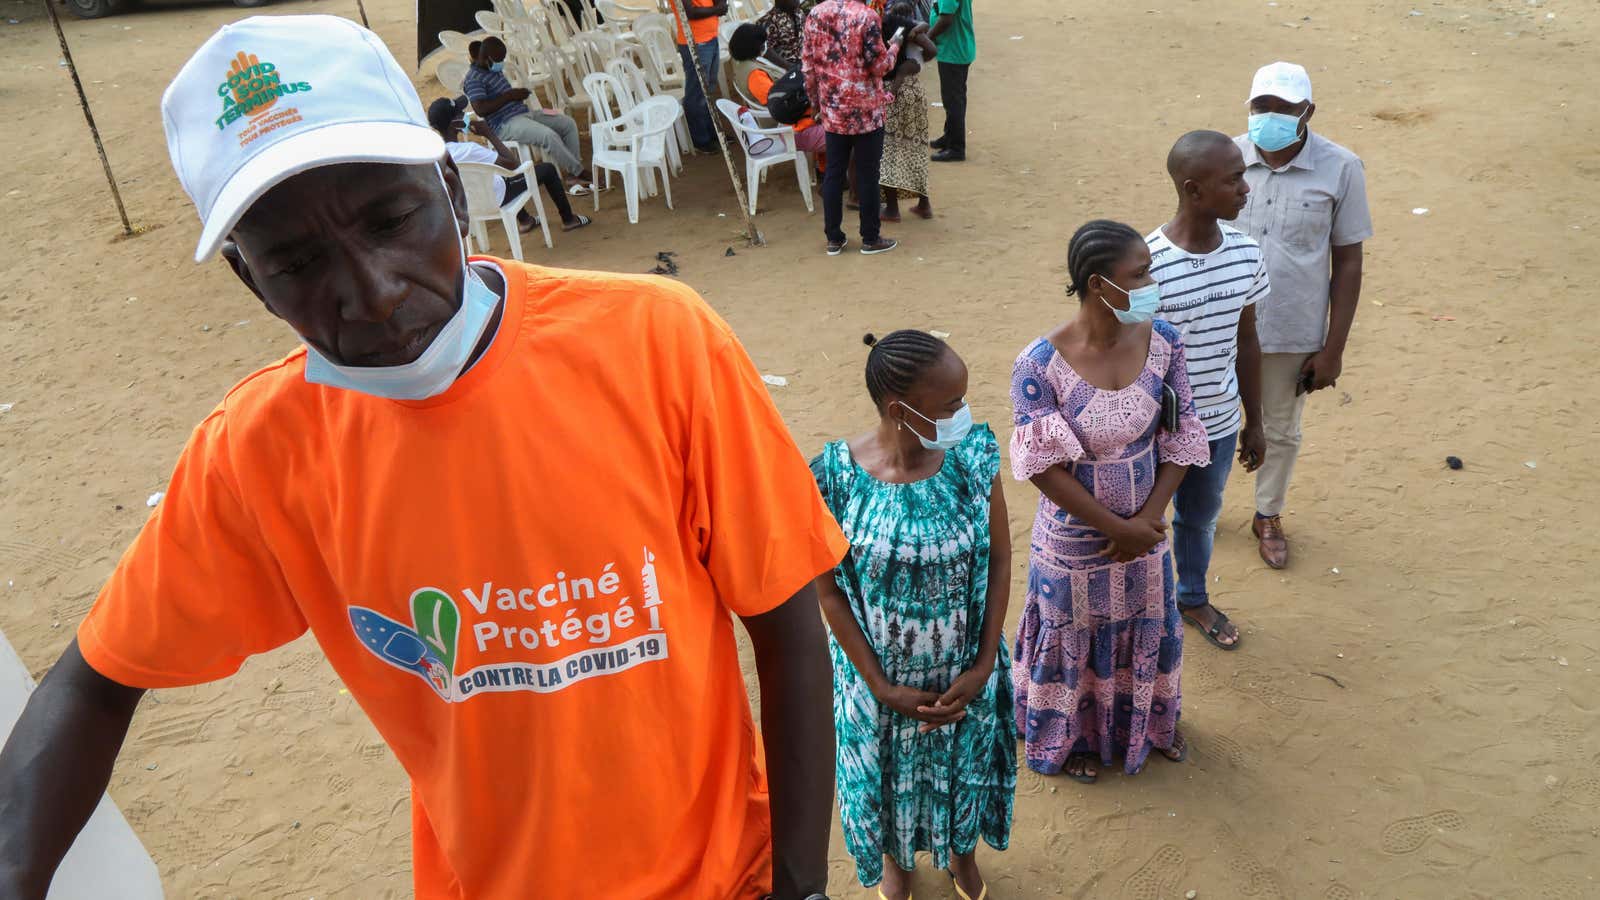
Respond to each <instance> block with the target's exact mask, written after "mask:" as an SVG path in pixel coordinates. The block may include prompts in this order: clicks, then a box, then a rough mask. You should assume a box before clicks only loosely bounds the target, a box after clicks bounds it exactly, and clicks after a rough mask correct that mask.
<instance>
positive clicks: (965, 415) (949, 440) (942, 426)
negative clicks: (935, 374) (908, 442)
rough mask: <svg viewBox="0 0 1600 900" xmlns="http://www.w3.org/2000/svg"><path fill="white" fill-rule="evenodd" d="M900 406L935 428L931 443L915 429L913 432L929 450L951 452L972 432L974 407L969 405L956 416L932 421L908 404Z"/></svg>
mask: <svg viewBox="0 0 1600 900" xmlns="http://www.w3.org/2000/svg"><path fill="white" fill-rule="evenodd" d="M900 405H901V406H904V407H905V408H906V409H908V410H911V413H912V415H914V416H916V417H917V418H919V419H921V420H922V421H924V422H927V423H928V424H930V425H932V426H933V434H934V438H933V440H931V441H930V440H928V439H927V438H925V437H923V436H922V433H921V432H919V431H917V430H916V429H915V428H913V429H912V430H911V431H912V433H913V434H915V435H916V436H917V440H919V441H921V442H922V446H924V447H926V448H928V449H929V450H949V449H951V448H952V447H956V446H958V445H960V443H961V442H962V441H964V440H966V439H967V434H968V432H970V431H972V405H971V404H969V403H963V404H961V408H960V409H958V410H956V413H955V415H953V416H951V417H950V418H948V419H930V418H928V417H927V416H925V415H923V414H922V413H919V412H917V411H916V410H914V409H911V406H910V405H909V404H907V403H904V402H902V403H901V404H900Z"/></svg>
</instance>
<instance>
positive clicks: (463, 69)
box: [433, 59, 469, 96]
mask: <svg viewBox="0 0 1600 900" xmlns="http://www.w3.org/2000/svg"><path fill="white" fill-rule="evenodd" d="M468 68H469V66H468V65H467V61H466V60H464V59H447V60H445V61H443V62H441V63H439V68H437V69H435V70H434V73H433V74H434V77H435V78H438V79H439V83H440V84H442V85H444V89H445V90H447V91H449V92H450V95H451V96H455V95H456V94H459V93H461V82H463V81H466V80H467V69H468Z"/></svg>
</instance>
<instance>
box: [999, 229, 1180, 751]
mask: <svg viewBox="0 0 1600 900" xmlns="http://www.w3.org/2000/svg"><path fill="white" fill-rule="evenodd" d="M1067 257H1068V267H1069V269H1070V270H1071V274H1072V285H1071V286H1070V287H1069V288H1068V290H1069V291H1070V292H1071V293H1073V294H1075V295H1076V296H1077V297H1078V309H1077V311H1076V313H1077V314H1076V315H1075V316H1074V317H1073V318H1071V319H1069V320H1068V321H1067V322H1066V323H1065V324H1062V325H1060V326H1058V327H1056V328H1055V329H1053V330H1052V331H1051V332H1049V333H1048V334H1046V335H1045V336H1044V337H1042V338H1039V339H1038V340H1036V341H1034V342H1033V343H1032V344H1030V345H1029V346H1028V348H1027V349H1026V350H1024V351H1023V352H1022V355H1021V356H1020V357H1018V359H1017V363H1016V367H1015V369H1014V371H1013V374H1012V381H1011V399H1012V403H1013V405H1014V407H1015V413H1016V416H1015V423H1016V431H1015V432H1014V433H1013V435H1012V439H1011V468H1012V472H1013V474H1014V475H1015V476H1016V477H1017V478H1018V479H1019V480H1021V479H1030V480H1032V481H1033V483H1034V485H1035V486H1037V487H1038V488H1039V491H1040V493H1041V494H1042V495H1043V496H1041V497H1040V498H1039V511H1038V514H1037V516H1036V517H1035V518H1034V525H1033V541H1032V548H1033V549H1032V553H1031V555H1030V557H1029V560H1028V595H1027V605H1026V606H1025V607H1024V609H1023V613H1022V620H1021V623H1020V624H1019V625H1018V627H1017V649H1016V654H1015V662H1014V667H1015V668H1014V671H1013V678H1014V680H1015V682H1016V686H1017V694H1016V716H1017V727H1018V729H1019V730H1020V731H1022V733H1023V735H1024V737H1025V738H1026V742H1027V744H1026V746H1027V760H1028V765H1029V767H1030V768H1032V769H1034V770H1035V771H1037V772H1041V773H1044V774H1048V775H1053V774H1056V773H1058V772H1061V771H1063V770H1065V771H1066V773H1067V774H1068V776H1070V777H1072V778H1074V779H1076V780H1079V781H1084V782H1091V781H1093V780H1094V779H1095V776H1096V769H1095V760H1096V758H1098V761H1099V763H1100V764H1101V765H1104V766H1110V765H1111V764H1112V760H1113V759H1114V758H1115V757H1117V756H1122V757H1123V758H1124V763H1123V768H1124V771H1125V772H1127V773H1128V774H1135V773H1137V772H1138V771H1139V770H1140V769H1142V768H1143V767H1144V764H1145V760H1146V758H1147V757H1148V755H1149V753H1150V751H1151V749H1155V750H1157V751H1159V752H1160V753H1161V754H1162V755H1163V756H1165V757H1167V758H1168V759H1172V760H1174V761H1180V762H1181V761H1182V760H1183V759H1184V758H1185V756H1186V755H1187V752H1188V750H1187V746H1186V745H1185V743H1184V741H1183V737H1182V736H1181V735H1180V734H1179V732H1178V712H1179V704H1180V699H1181V692H1180V690H1179V675H1180V672H1181V670H1182V656H1183V623H1182V620H1181V619H1179V617H1178V610H1177V605H1176V601H1175V594H1174V578H1173V570H1172V561H1171V552H1170V549H1169V546H1168V543H1167V534H1166V532H1167V523H1166V521H1165V520H1164V519H1163V513H1164V512H1165V510H1166V508H1167V504H1168V502H1169V501H1170V500H1171V499H1172V493H1173V491H1175V490H1177V487H1178V484H1179V482H1181V481H1182V480H1183V475H1184V472H1185V470H1186V468H1187V467H1188V466H1191V465H1198V466H1203V465H1207V464H1209V462H1210V449H1209V445H1208V444H1207V442H1206V432H1205V427H1204V426H1203V425H1202V424H1201V423H1200V419H1199V417H1198V416H1197V415H1196V414H1195V410H1194V401H1193V399H1192V397H1191V395H1190V391H1189V379H1188V375H1187V374H1186V372H1185V369H1184V357H1183V344H1182V342H1181V340H1180V339H1179V336H1178V332H1177V329H1175V328H1173V327H1172V326H1170V325H1168V324H1167V323H1165V322H1160V321H1154V320H1153V319H1152V317H1153V315H1154V313H1155V311H1156V309H1157V308H1158V307H1159V306H1160V304H1161V295H1160V287H1159V286H1158V285H1156V283H1155V281H1154V280H1153V279H1152V278H1151V277H1150V253H1149V250H1148V249H1146V247H1145V243H1144V239H1143V238H1142V237H1140V235H1139V233H1138V232H1137V231H1134V230H1133V229H1132V228H1129V227H1128V226H1127V225H1123V224H1120V223H1116V222H1108V221H1104V220H1100V221H1094V222H1090V223H1088V224H1087V225H1084V226H1083V227H1082V228H1080V229H1078V232H1077V233H1076V234H1074V235H1073V237H1072V243H1071V245H1070V247H1069V248H1068V251H1067ZM1164 395H1166V397H1167V400H1166V404H1165V405H1166V407H1167V411H1166V414H1165V415H1164V414H1163V406H1164V403H1163V397H1164ZM1163 419H1166V420H1167V421H1165V422H1163Z"/></svg>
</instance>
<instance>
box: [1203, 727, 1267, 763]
mask: <svg viewBox="0 0 1600 900" xmlns="http://www.w3.org/2000/svg"><path fill="white" fill-rule="evenodd" d="M1196 747H1197V748H1199V749H1200V751H1201V753H1203V754H1206V755H1209V756H1212V757H1215V758H1217V759H1221V760H1224V761H1225V762H1227V763H1228V765H1230V766H1233V767H1234V768H1235V769H1253V768H1255V760H1253V759H1252V758H1251V757H1250V754H1249V753H1248V752H1247V751H1246V750H1245V749H1244V745H1243V744H1241V743H1239V742H1238V741H1236V740H1234V739H1233V738H1231V737H1228V736H1226V735H1221V734H1214V735H1211V736H1210V737H1208V738H1206V739H1205V740H1204V741H1199V742H1196Z"/></svg>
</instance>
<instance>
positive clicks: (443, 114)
mask: <svg viewBox="0 0 1600 900" xmlns="http://www.w3.org/2000/svg"><path fill="white" fill-rule="evenodd" d="M458 104H459V105H458ZM465 105H466V104H465V102H463V101H452V100H449V99H446V98H444V97H440V98H439V99H437V100H435V101H433V104H432V105H431V106H429V107H428V124H429V125H431V126H433V130H434V131H437V132H439V136H440V137H442V138H444V149H445V152H446V153H449V154H450V158H451V159H453V160H455V161H456V164H457V165H460V164H461V163H488V164H489V165H493V166H500V167H501V168H503V169H515V168H516V167H517V166H520V165H522V158H521V157H519V156H517V151H515V150H512V149H511V148H510V147H507V146H506V145H505V144H504V143H503V142H501V140H500V138H499V136H497V135H496V134H495V133H494V129H493V128H490V127H489V123H488V122H487V121H485V120H483V119H473V120H472V125H471V126H470V127H468V126H467V125H466V122H465V121H464V116H463V108H464V107H465ZM463 129H465V130H467V131H470V132H472V133H473V134H475V135H477V136H479V137H481V138H483V139H485V140H487V141H488V142H489V144H490V146H492V147H494V149H493V150H490V149H489V148H488V147H485V146H483V145H482V144H476V143H473V142H472V141H469V140H467V139H466V136H465V135H463V134H462V133H461V132H462V130H463ZM533 177H534V178H535V179H536V180H537V181H538V182H539V184H540V185H542V186H543V187H544V192H545V193H546V194H549V195H550V199H551V200H553V201H555V204H556V211H557V212H559V213H561V230H562V231H571V230H573V229H574V228H582V227H583V226H585V225H587V224H589V219H588V218H587V217H585V216H580V215H577V214H576V213H574V212H573V211H572V204H571V203H569V202H567V192H566V190H565V189H563V188H562V186H561V173H559V172H557V171H556V167H555V166H553V165H551V164H550V163H539V164H537V165H535V166H534V167H533ZM527 189H528V179H527V178H525V177H523V176H521V175H517V176H515V177H513V178H503V177H501V176H499V175H496V176H495V177H494V202H496V203H504V202H505V201H506V197H507V196H508V195H509V196H512V197H515V196H516V195H517V194H519V193H521V192H523V191H525V190H527ZM538 227H539V220H538V219H535V218H534V217H533V216H532V214H530V213H529V212H528V210H527V208H526V207H524V208H523V209H519V210H517V230H518V231H520V232H522V233H523V234H527V233H528V232H530V231H532V230H533V229H535V228H538Z"/></svg>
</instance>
